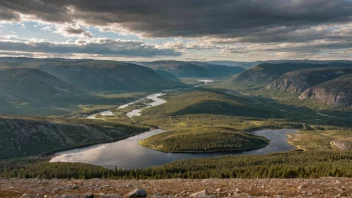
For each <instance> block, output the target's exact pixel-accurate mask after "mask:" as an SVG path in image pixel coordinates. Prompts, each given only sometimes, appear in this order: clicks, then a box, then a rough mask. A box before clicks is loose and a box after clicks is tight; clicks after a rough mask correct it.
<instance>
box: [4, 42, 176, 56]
mask: <svg viewBox="0 0 352 198" xmlns="http://www.w3.org/2000/svg"><path fill="white" fill-rule="evenodd" d="M0 50H4V51H21V52H44V53H55V54H73V53H78V54H98V55H114V56H121V57H156V56H180V55H181V53H179V52H175V51H174V50H171V49H158V48H155V47H153V46H149V45H144V44H143V43H141V42H133V41H128V42H125V41H116V40H110V39H104V40H98V41H96V42H86V43H84V44H55V43H50V42H11V41H0Z"/></svg>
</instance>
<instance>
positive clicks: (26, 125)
mask: <svg viewBox="0 0 352 198" xmlns="http://www.w3.org/2000/svg"><path fill="white" fill-rule="evenodd" d="M142 130H145V129H140V128H137V127H127V126H123V125H121V126H119V127H115V128H103V127H98V126H87V125H84V124H65V123H55V122H48V121H37V120H26V119H16V118H0V136H1V139H0V148H1V150H0V158H12V157H23V156H29V155H36V154H41V153H44V152H49V151H53V150H57V149H63V148H69V147H73V146H79V145H86V144H91V143H99V142H106V141H111V140H114V139H116V138H119V137H124V136H127V135H131V134H134V133H138V132H140V131H142Z"/></svg>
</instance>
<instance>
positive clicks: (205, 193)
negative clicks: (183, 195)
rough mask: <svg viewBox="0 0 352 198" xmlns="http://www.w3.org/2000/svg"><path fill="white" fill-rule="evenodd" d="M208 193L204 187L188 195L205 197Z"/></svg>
mask: <svg viewBox="0 0 352 198" xmlns="http://www.w3.org/2000/svg"><path fill="white" fill-rule="evenodd" d="M208 195H209V193H208V190H207V189H205V190H202V191H199V192H196V193H192V194H191V195H190V197H206V196H208Z"/></svg>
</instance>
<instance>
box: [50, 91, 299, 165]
mask: <svg viewBox="0 0 352 198" xmlns="http://www.w3.org/2000/svg"><path fill="white" fill-rule="evenodd" d="M166 92H168V91H165V93H166ZM165 93H156V94H150V95H148V96H147V97H145V98H146V99H150V100H153V102H151V103H149V104H147V106H146V107H144V108H142V109H135V110H133V111H130V112H128V113H127V114H126V116H128V117H130V118H132V117H134V116H140V115H141V111H142V110H143V109H145V108H149V107H153V106H158V105H161V104H164V103H166V102H167V101H165V100H163V99H161V98H159V97H161V96H163V95H165ZM142 99H144V98H142ZM142 99H140V100H137V101H135V102H131V103H128V104H125V105H122V106H120V107H119V108H120V109H121V108H125V107H127V106H129V105H132V104H134V103H137V102H139V101H141V100H142ZM100 114H101V115H102V116H105V115H106V116H110V115H113V113H112V112H111V111H104V112H101V113H100ZM95 115H97V114H94V115H91V116H88V117H87V118H90V119H97V118H95ZM296 131H297V130H295V129H279V130H258V131H255V132H253V134H255V135H259V136H264V137H266V138H267V139H269V140H270V144H269V145H267V146H266V147H264V148H261V149H256V150H252V151H244V152H232V153H229V152H226V153H224V152H217V153H163V152H159V151H155V150H152V149H148V148H145V147H142V146H140V145H139V144H138V142H139V141H141V140H143V139H145V138H148V137H151V136H153V135H156V134H159V133H163V132H165V131H164V130H161V129H156V130H152V131H148V132H145V133H142V134H139V135H136V136H133V137H129V138H127V139H124V140H120V141H117V142H113V143H106V144H99V145H95V146H90V147H86V148H82V149H74V150H69V151H65V152H60V153H57V154H56V156H55V157H53V158H52V159H51V160H50V162H83V163H88V164H94V165H99V166H103V167H105V168H114V167H117V168H147V167H151V166H157V165H163V164H166V163H169V162H172V161H175V160H182V159H189V158H204V157H218V156H224V155H247V154H268V153H273V152H282V151H289V150H293V149H294V147H293V146H291V145H290V144H289V143H288V142H287V141H286V139H287V135H289V134H291V133H295V132H296Z"/></svg>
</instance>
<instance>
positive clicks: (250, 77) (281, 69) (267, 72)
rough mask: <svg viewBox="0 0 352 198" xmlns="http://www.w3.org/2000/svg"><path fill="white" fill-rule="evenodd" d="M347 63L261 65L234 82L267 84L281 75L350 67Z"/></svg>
mask: <svg viewBox="0 0 352 198" xmlns="http://www.w3.org/2000/svg"><path fill="white" fill-rule="evenodd" d="M351 66H352V63H349V62H328V63H319V64H318V63H305V62H284V63H262V64H259V65H257V66H255V67H252V68H251V69H248V70H246V71H244V72H242V73H240V74H238V75H237V76H236V77H235V78H234V80H233V81H234V82H236V83H242V84H267V83H270V82H272V81H274V80H276V79H277V78H279V77H280V76H281V75H282V74H285V73H287V72H291V71H296V70H300V69H309V68H325V67H351Z"/></svg>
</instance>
